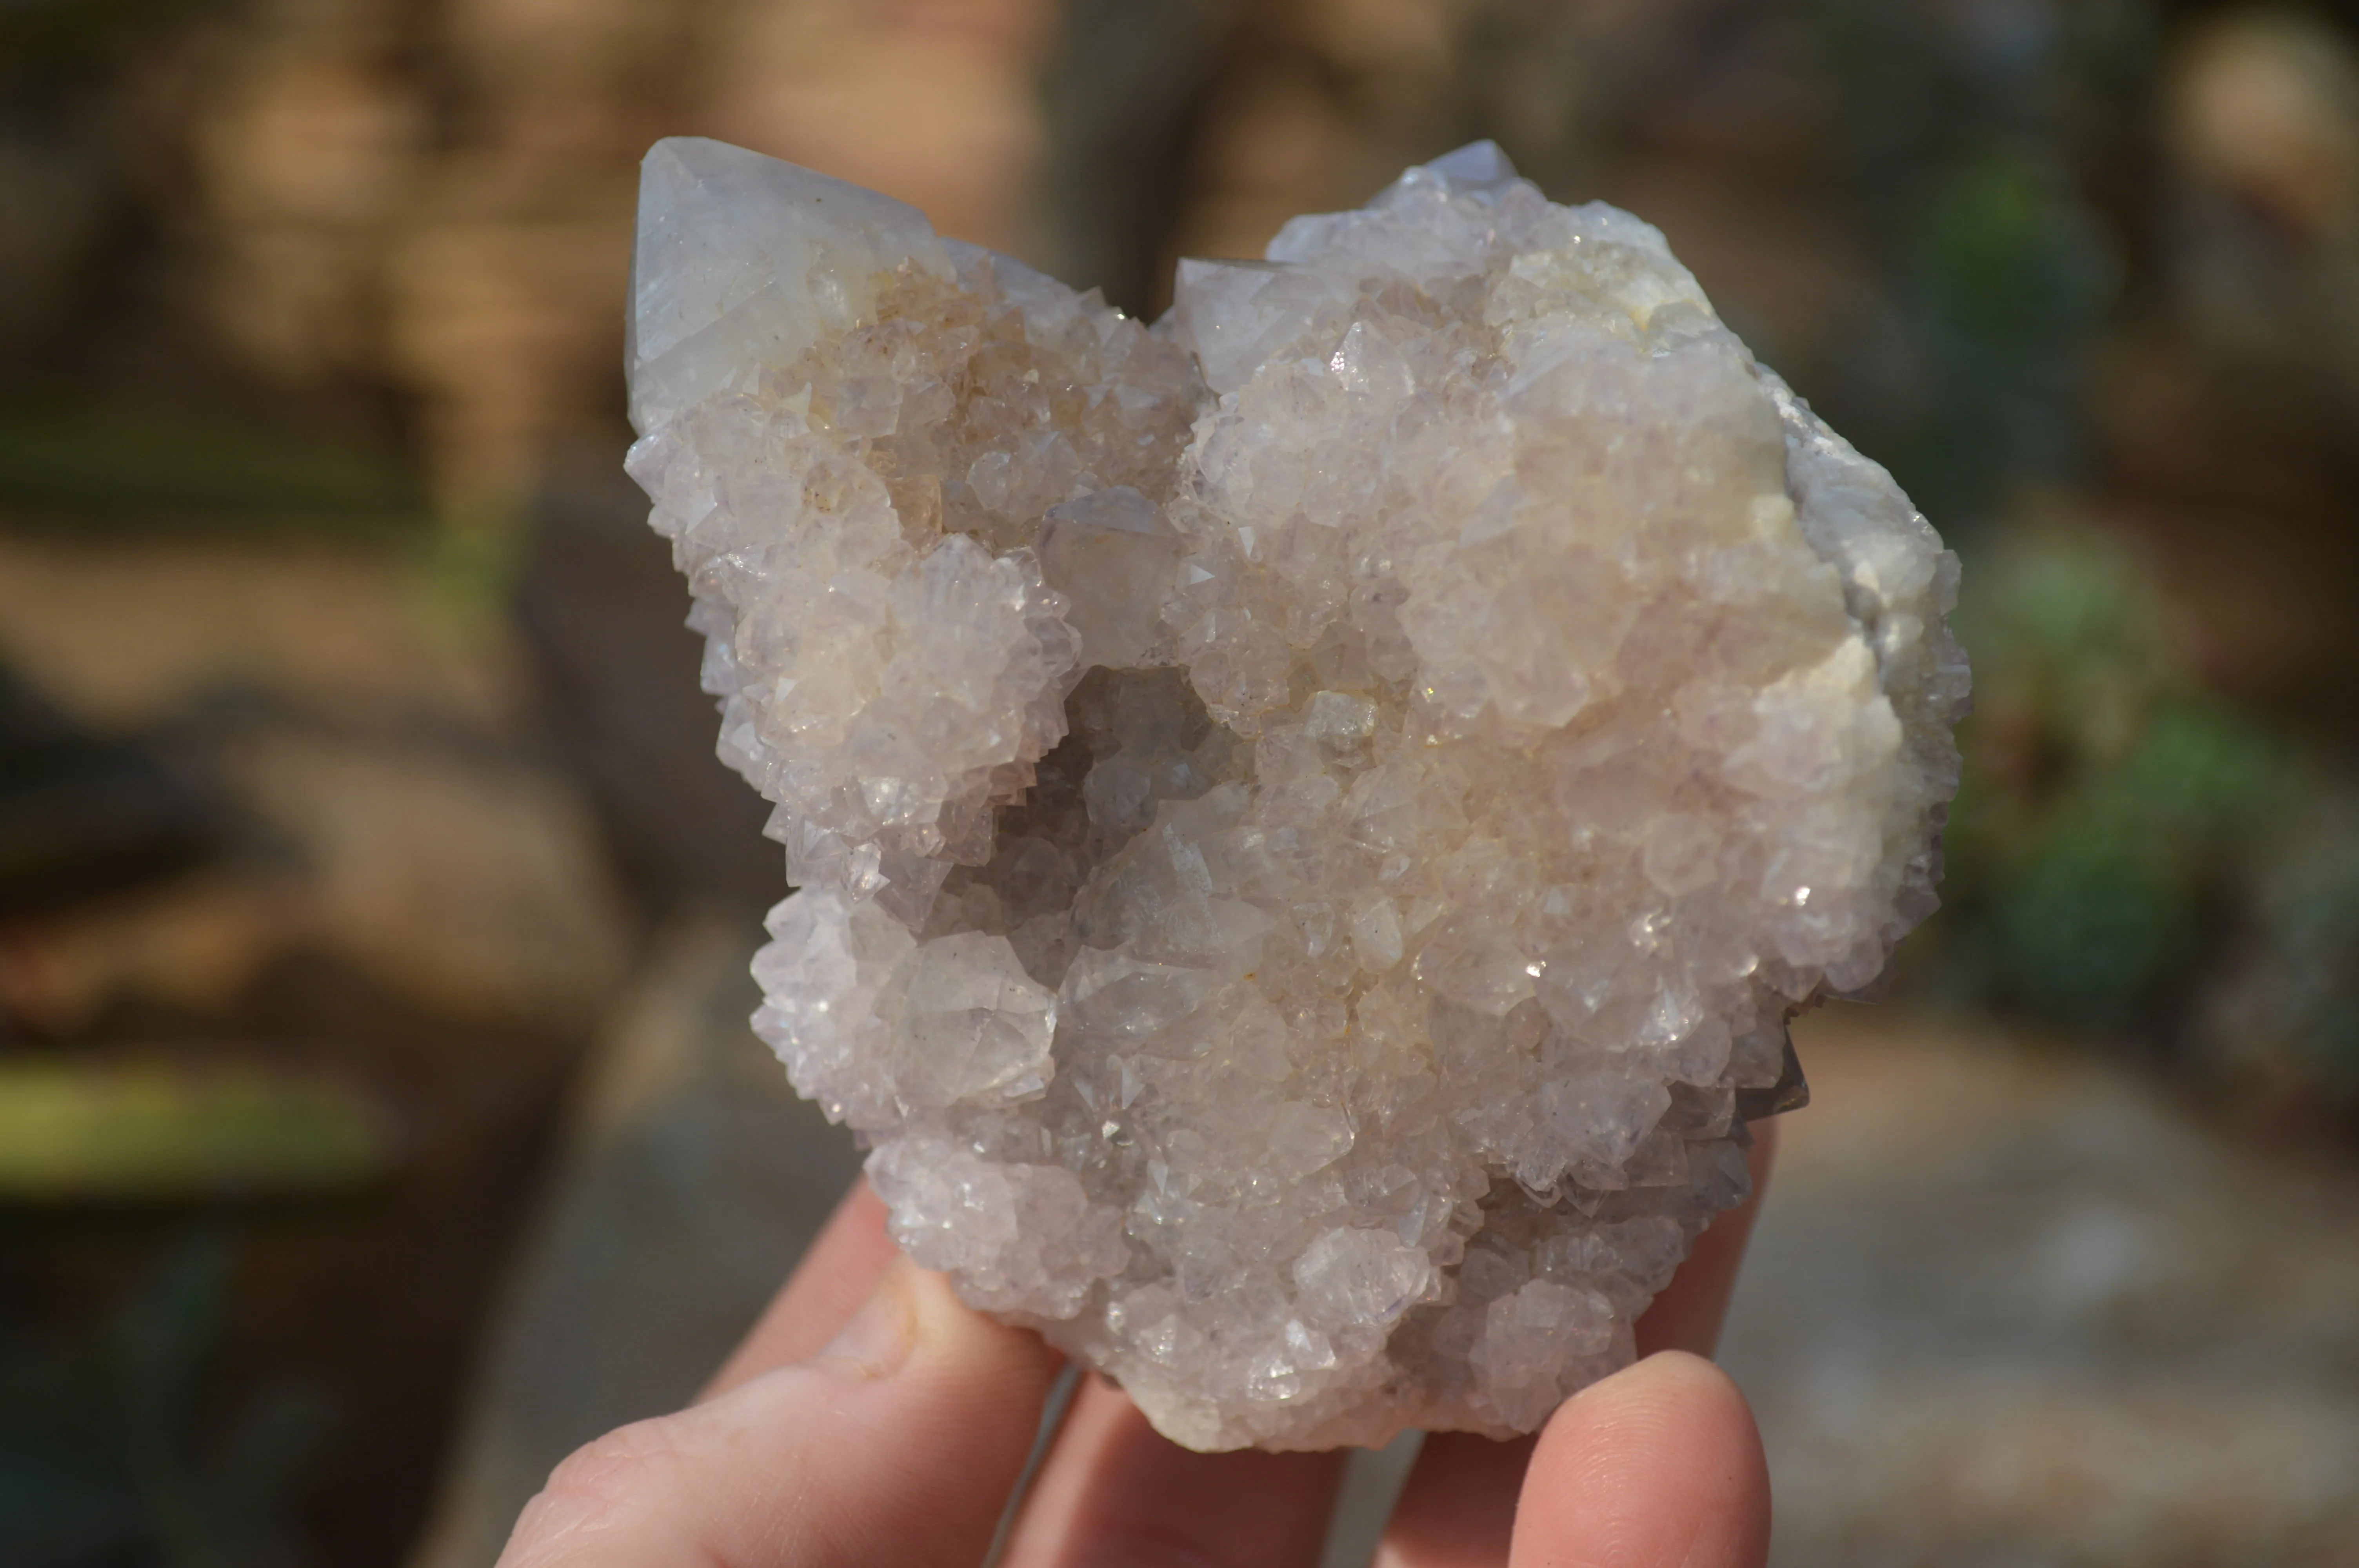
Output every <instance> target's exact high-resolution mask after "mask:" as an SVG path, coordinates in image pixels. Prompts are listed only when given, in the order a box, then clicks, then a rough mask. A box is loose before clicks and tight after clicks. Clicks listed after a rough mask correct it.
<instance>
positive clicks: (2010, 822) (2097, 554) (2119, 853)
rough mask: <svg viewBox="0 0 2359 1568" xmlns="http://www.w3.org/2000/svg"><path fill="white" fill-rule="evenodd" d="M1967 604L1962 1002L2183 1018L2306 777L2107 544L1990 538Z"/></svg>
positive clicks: (1956, 816) (1957, 943)
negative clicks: (2220, 683)
mask: <svg viewBox="0 0 2359 1568" xmlns="http://www.w3.org/2000/svg"><path fill="white" fill-rule="evenodd" d="M1970 595H1971V597H1970V598H1969V600H1968V601H1967V603H1966V605H1965V606H1964V607H1963V609H1962V612H1961V616H1960V620H1961V624H1962V635H1963V636H1964V638H1965V639H1966V642H1967V645H1968V646H1969V647H1970V648H1971V649H1973V654H1974V657H1975V665H1976V668H1975V676H1976V684H1977V687H1978V689H1977V693H1976V702H1977V708H1978V711H1977V713H1976V716H1975V718H1974V719H1973V720H1972V722H1971V724H1970V726H1969V728H1968V730H1967V731H1966V732H1965V735H1964V737H1963V739H1964V741H1965V746H1966V776H1965V782H1964V784H1963V786H1962V789H1961V790H1960V792H1959V798H1958V803H1957V808H1956V810H1955V812H1954V813H1953V814H1952V816H1951V830H1950V848H1951V855H1950V864H1951V867H1952V868H1953V875H1952V879H1951V884H1950V889H1949V894H1948V902H1949V903H1950V904H1951V909H1952V914H1951V916H1950V918H1949V920H1948V922H1947V925H1948V926H1949V930H1950V935H1951V946H1952V948H1953V951H1954V952H1955V953H1956V954H1957V956H1958V957H1961V958H1962V960H1963V963H1964V966H1965V968H1966V969H1967V971H1968V973H1969V975H1970V977H1971V983H1972V985H1973V987H1974V989H1978V990H1980V991H1982V992H1983V993H1984V994H1986V995H1988V996H1990V997H1991V998H1993V999H1995V1000H2001V1001H2005V1002H2007V1003H2011V1004H2014V1005H2017V1006H2020V1007H2024V1008H2027V1009H2028V1010H2030V1011H2035V1012H2038V1013H2039V1014H2041V1015H2044V1016H2047V1017H2050V1018H2054V1019H2057V1020H2059V1021H2060V1022H2069V1023H2072V1024H2076V1025H2082V1026H2089V1027H2099V1028H2111V1029H2121V1028H2127V1027H2132V1026H2136V1025H2140V1024H2154V1023H2158V1022H2166V1021H2165V1020H2164V1019H2163V1016H2162V1015H2163V1014H2164V1013H2165V1012H2167V1011H2168V1012H2172V1013H2174V1014H2175V1015H2183V1014H2184V1013H2185V1011H2186V1010H2185V1008H2184V1007H2183V1006H2180V1005H2178V1004H2182V1003H2184V1002H2186V1001H2187V1000H2188V999H2189V997H2190V993H2191V992H2192V991H2194V990H2195V989H2200V988H2201V986H2203V985H2204V984H2205V983H2206V982H2207V980H2208V979H2211V978H2212V971H2213V970H2216V968H2218V958H2219V956H2220V954H2221V952H2222V951H2223V944H2224V943H2225V942H2226V941H2227V940H2228V938H2229V936H2230V935H2232V934H2233V933H2234V932H2235V931H2237V930H2238V929H2241V928H2242V926H2243V925H2246V924H2249V921H2250V919H2251V911H2250V909H2249V907H2248V906H2249V904H2250V902H2251V892H2250V889H2251V884H2252V881H2253V877H2254V872H2255V868H2256V867H2257V866H2259V865H2260V864H2262V863H2263V862H2264V861H2265V860H2266V859H2267V856H2268V855H2269V854H2270V853H2272V852H2273V849H2274V846H2275V845H2276V844H2277V840H2278V838H2279V829H2280V827H2281V824H2282V823H2283V821H2284V820H2285V818H2286V816H2287V813H2288V810H2289V809H2291V808H2292V807H2294V806H2297V805H2298V804H2299V802H2300V801H2301V800H2302V799H2303V798H2304V797H2305V792H2306V791H2307V790H2309V789H2310V788H2311V787H2312V786H2311V784H2310V782H2309V780H2308V777H2307V775H2306V774H2305V773H2304V772H2303V770H2302V769H2301V767H2300V765H2299V761H2298V759H2297V758H2296V757H2295V756H2294V754H2293V753H2292V752H2290V751H2288V749H2287V748H2285V747H2284V746H2282V745H2281V744H2279V743H2278V742H2277V741H2275V740H2274V739H2273V738H2272V737H2270V736H2269V735H2267V733H2266V732H2264V731H2263V730H2260V729H2259V728H2258V727H2257V726H2256V725H2254V724H2253V723H2251V722H2249V721H2248V720H2245V719H2243V718H2241V717H2239V716H2238V715H2237V714H2235V713H2234V711H2233V710H2231V709H2230V708H2227V707H2225V706H2224V705H2223V704H2221V703H2219V702H2217V701H2215V700H2212V699H2211V698H2209V697H2205V696H2204V695H2202V694H2201V692H2200V690H2198V689H2197V687H2196V686H2195V683H2194V682H2193V680H2192V678H2191V676H2190V673H2189V672H2188V671H2187V670H2186V669H2185V668H2184V667H2183V666H2182V665H2181V664H2180V661H2179V660H2178V659H2177V658H2176V657H2175V656H2174V654H2173V651H2172V648H2171V644H2170V640H2169V636H2168V634H2167V626H2166V614H2165V609H2164V601H2163V599H2162V596H2161V593H2160V590H2159V589H2158V588H2157V586H2156V585H2155V584H2154V583H2153V582H2152V581H2151V580H2150V579H2148V578H2147V577H2146V576H2145V574H2143V573H2142V572H2141V571H2140V570H2139V569H2138V568H2137V566H2136V562H2135V561H2134V560H2132V559H2131V558H2130V557H2128V556H2127V555H2126V554H2125V552H2123V551H2122V550H2120V549H2119V548H2118V547H2116V546H2112V545H2110V544H2109V543H2107V542H2106V541H2104V539H2102V538H2099V537H2097V536H2095V535H2090V534H2085V533H2076V532H2072V531H2070V530H2066V531H2061V532H2049V533H2046V534H2043V535H2027V536H2021V537H2017V538H2016V539H2012V540H2008V541H2003V542H1999V543H1998V544H1997V547H1996V548H1995V549H1994V551H1993V552H1992V557H1991V559H1990V561H1989V563H1988V565H1987V567H1986V568H1985V569H1984V571H1983V572H1982V574H1981V575H1980V577H1979V579H1973V580H1971V581H1970ZM2177 1027H2178V1026H2177V1025H2175V1024H2174V1025H2172V1028H2173V1029H2174V1031H2175V1030H2176V1029H2177Z"/></svg>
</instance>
